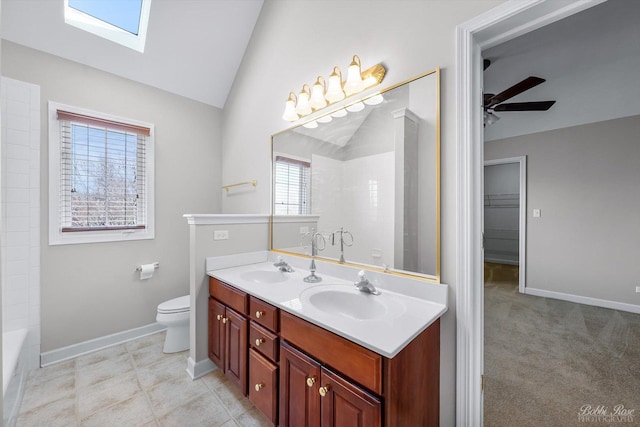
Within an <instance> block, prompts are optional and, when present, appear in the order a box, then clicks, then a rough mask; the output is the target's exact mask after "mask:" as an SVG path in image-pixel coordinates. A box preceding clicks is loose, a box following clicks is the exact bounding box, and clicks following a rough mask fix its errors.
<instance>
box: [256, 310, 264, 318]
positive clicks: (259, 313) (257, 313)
mask: <svg viewBox="0 0 640 427" xmlns="http://www.w3.org/2000/svg"><path fill="white" fill-rule="evenodd" d="M262 316H264V311H260V310H258V311H256V318H258V319H259V318H261V317H262Z"/></svg>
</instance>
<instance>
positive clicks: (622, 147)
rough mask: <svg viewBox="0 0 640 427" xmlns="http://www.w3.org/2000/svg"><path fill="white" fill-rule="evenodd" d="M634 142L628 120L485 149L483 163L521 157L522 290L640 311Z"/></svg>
mask: <svg viewBox="0 0 640 427" xmlns="http://www.w3.org/2000/svg"><path fill="white" fill-rule="evenodd" d="M638 135H640V116H633V117H627V118H621V119H615V120H607V121H603V122H598V123H592V124H588V125H582V126H575V127H569V128H564V129H558V130H553V131H547V132H540V133H536V134H531V135H524V136H518V137H514V138H508V139H503V140H497V141H491V142H488V143H486V144H485V159H486V160H489V159H497V158H504V157H515V156H521V155H525V154H526V155H527V207H528V212H527V250H526V256H527V277H526V286H527V288H534V289H541V290H545V291H554V292H561V293H565V294H569V295H577V296H581V297H587V298H597V299H601V300H606V301H614V302H618V303H626V304H632V305H635V306H637V309H638V310H640V294H639V293H636V292H635V287H636V286H637V285H638V277H640V264H639V263H638V254H640V240H639V239H638V236H640V215H638V212H640V198H638V188H639V187H640V168H638V159H640V143H638ZM532 209H541V213H542V215H541V217H540V218H533V217H532Z"/></svg>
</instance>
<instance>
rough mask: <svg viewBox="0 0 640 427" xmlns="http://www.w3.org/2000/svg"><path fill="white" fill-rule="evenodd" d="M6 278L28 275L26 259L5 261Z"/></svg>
mask: <svg viewBox="0 0 640 427" xmlns="http://www.w3.org/2000/svg"><path fill="white" fill-rule="evenodd" d="M6 268H7V277H12V276H24V275H25V273H26V274H27V275H28V274H29V273H28V269H29V262H28V261H27V260H26V259H23V260H18V261H7V267H6Z"/></svg>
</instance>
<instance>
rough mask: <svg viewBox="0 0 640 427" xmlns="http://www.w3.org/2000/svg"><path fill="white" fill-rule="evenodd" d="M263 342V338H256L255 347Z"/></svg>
mask: <svg viewBox="0 0 640 427" xmlns="http://www.w3.org/2000/svg"><path fill="white" fill-rule="evenodd" d="M263 342H264V338H258V339H256V347H260V344H262V343H263Z"/></svg>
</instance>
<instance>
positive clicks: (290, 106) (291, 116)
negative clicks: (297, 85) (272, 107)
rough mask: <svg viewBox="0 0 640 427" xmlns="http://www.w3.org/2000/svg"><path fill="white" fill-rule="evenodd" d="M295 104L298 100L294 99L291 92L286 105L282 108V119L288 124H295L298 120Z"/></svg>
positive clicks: (293, 94) (294, 96) (294, 95)
mask: <svg viewBox="0 0 640 427" xmlns="http://www.w3.org/2000/svg"><path fill="white" fill-rule="evenodd" d="M296 102H298V98H296V94H295V93H293V92H290V93H289V99H287V103H286V105H285V107H284V114H283V115H282V118H283V119H284V120H286V121H288V122H295V121H296V120H298V119H299V118H300V116H298V113H296Z"/></svg>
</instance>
